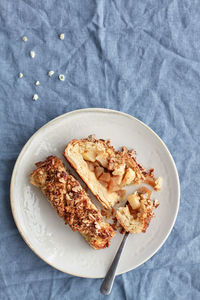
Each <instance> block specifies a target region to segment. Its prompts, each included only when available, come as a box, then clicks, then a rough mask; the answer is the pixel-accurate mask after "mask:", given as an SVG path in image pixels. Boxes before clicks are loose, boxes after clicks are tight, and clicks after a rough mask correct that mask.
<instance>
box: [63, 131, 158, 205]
mask: <svg viewBox="0 0 200 300" xmlns="http://www.w3.org/2000/svg"><path fill="white" fill-rule="evenodd" d="M64 156H65V158H66V159H67V160H68V162H69V163H70V164H71V166H72V167H73V168H74V169H75V171H76V172H77V173H78V174H79V176H80V177H81V178H82V180H83V181H84V182H85V183H86V185H87V186H88V187H89V189H90V190H91V192H92V193H93V194H94V195H95V196H96V197H97V199H98V200H99V201H100V202H101V204H102V205H103V206H104V207H105V208H106V209H112V208H113V207H114V205H115V204H116V203H117V202H118V200H119V199H121V198H124V196H125V194H126V192H125V190H124V189H123V187H125V186H127V185H131V184H140V183H148V184H150V185H151V186H152V187H153V188H154V190H159V189H160V178H158V179H156V178H155V177H154V174H153V169H150V170H149V171H147V170H145V168H143V167H142V166H141V165H140V164H139V163H138V162H137V161H136V154H135V151H133V150H132V151H130V150H128V149H127V148H126V147H122V149H121V150H120V151H116V150H115V148H114V147H113V146H111V144H110V141H105V140H102V139H96V138H95V137H94V136H89V137H88V138H85V139H80V140H77V139H74V140H72V141H71V142H70V143H69V144H68V145H67V146H66V148H65V152H64Z"/></svg>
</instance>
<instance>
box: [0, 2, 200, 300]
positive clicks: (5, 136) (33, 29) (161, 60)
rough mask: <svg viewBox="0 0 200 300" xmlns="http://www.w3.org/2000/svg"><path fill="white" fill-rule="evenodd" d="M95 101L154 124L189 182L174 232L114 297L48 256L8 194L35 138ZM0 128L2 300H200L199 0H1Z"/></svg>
mask: <svg viewBox="0 0 200 300" xmlns="http://www.w3.org/2000/svg"><path fill="white" fill-rule="evenodd" d="M60 33H64V34H65V39H64V40H60V39H59V38H58V35H59V34H60ZM22 36H27V38H28V41H27V42H23V41H22V39H21V38H22ZM31 50H33V51H35V53H36V56H35V58H34V59H32V58H30V56H29V52H30V51H31ZM49 70H54V72H55V73H54V76H53V77H52V78H50V77H49V76H48V75H47V73H48V71H49ZM19 72H22V73H23V75H24V77H23V78H21V79H20V78H18V73H19ZM59 74H64V76H65V81H64V82H62V81H59V80H58V78H57V77H58V75H59ZM36 80H39V81H40V86H38V87H37V86H35V81H36ZM35 93H37V94H38V96H39V99H38V101H33V100H32V96H33V95H34V94H35ZM86 107H105V108H112V109H117V110H120V111H123V112H127V113H130V114H132V115H133V116H135V117H137V118H139V119H140V120H142V121H143V122H145V123H146V124H147V125H149V126H150V127H151V128H152V129H153V130H155V131H156V133H157V134H158V135H159V136H160V137H161V138H162V139H163V140H164V142H165V143H166V144H167V146H168V148H169V150H170V151H171V153H172V155H173V157H174V159H175V162H176V165H177V168H178V171H179V176H180V181H181V205H180V210H179V214H178V218H177V221H176V224H175V226H174V229H173V230H172V233H171V235H170V237H169V238H168V240H167V241H166V243H165V244H164V246H163V247H162V248H161V249H160V250H159V251H158V253H156V254H155V255H154V256H153V257H152V258H151V259H150V260H149V261H148V262H146V263H145V264H144V265H142V266H140V267H138V268H137V269H136V270H134V271H130V272H128V273H126V274H123V275H121V276H118V277H117V278H116V281H115V284H114V287H113V291H112V294H111V295H110V296H107V297H106V296H103V295H101V294H100V292H99V286H100V284H101V280H100V279H82V278H77V277H73V276H71V275H67V274H64V273H61V272H59V271H57V270H55V269H53V268H52V267H50V266H48V265H47V264H46V263H45V262H43V261H42V260H41V259H39V258H38V257H37V256H36V255H35V254H34V253H33V252H32V251H31V250H30V249H29V248H28V246H27V245H26V244H25V243H24V241H23V240H22V238H21V236H20V234H19V232H18V231H17V228H16V226H15V223H14V221H13V218H12V214H11V208H10V202H9V185H10V178H11V174H12V170H13V166H14V163H15V161H16V158H17V156H18V154H19V153H20V151H21V149H22V147H23V145H24V144H25V143H26V141H27V140H28V139H29V137H30V136H31V135H32V134H33V133H34V132H35V131H36V130H37V129H39V128H40V127H41V126H42V125H43V124H45V123H46V122H48V121H50V120H51V119H53V118H54V117H57V116H58V115H60V114H63V113H66V112H69V111H71V110H74V109H78V108H86ZM0 125H1V126H0V144H1V151H0V163H1V168H0V170H1V172H0V184H1V187H0V300H7V299H11V300H18V299H20V300H23V299H24V300H25V299H28V300H32V299H34V300H35V299H42V300H46V299H51V300H52V299H62V300H63V299H70V300H73V299H79V298H80V299H84V300H85V299H90V300H91V299H115V300H118V299H120V300H121V299H128V300H129V299H137V300H140V299H145V300H146V299H148V300H149V299H153V300H160V299H170V300H171V299H173V300H174V299H187V300H188V299H194V300H196V299H200V279H199V274H200V222H199V215H200V205H199V201H200V200H199V199H200V189H199V185H200V184H199V180H200V175H199V170H200V159H199V147H200V5H199V1H191V0H188V1H186V0H180V1H178V0H174V1H173V0H162V1H161V0H160V1H156V0H152V1H136V0H135V1H133V0H130V1H120V0H113V1H109V0H108V1H106V0H105V1H103V0H102V1H101V0H99V1H98V0H97V1H92V0H91V1H89V0H85V1H83V0H71V1H69V0H65V1H55V0H43V1H35V0H18V1H9V0H8V1H6V0H1V1H0Z"/></svg>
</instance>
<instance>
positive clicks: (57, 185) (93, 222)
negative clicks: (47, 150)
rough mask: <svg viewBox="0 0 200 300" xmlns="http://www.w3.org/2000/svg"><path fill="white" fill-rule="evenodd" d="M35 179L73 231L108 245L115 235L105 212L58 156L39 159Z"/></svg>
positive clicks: (98, 245) (96, 246)
mask: <svg viewBox="0 0 200 300" xmlns="http://www.w3.org/2000/svg"><path fill="white" fill-rule="evenodd" d="M36 166H37V168H36V170H35V171H33V173H32V174H31V176H30V178H31V183H32V184H33V185H35V186H37V187H39V188H40V189H41V190H42V192H43V193H44V194H45V196H46V197H47V199H48V200H49V202H50V203H51V205H52V206H53V207H54V208H55V210H56V211H57V213H58V215H59V216H60V217H61V218H62V219H63V220H64V221H65V223H66V224H69V226H70V227H71V229H72V230H73V231H79V232H80V233H81V234H82V236H83V237H84V238H85V240H86V241H87V242H88V243H89V245H90V246H91V247H93V248H94V249H102V248H105V247H108V246H109V244H110V240H111V238H112V237H113V236H114V235H115V232H114V230H113V228H112V227H111V226H110V224H109V223H107V222H105V221H104V219H103V217H102V215H101V213H100V212H99V211H98V209H97V208H96V206H95V205H94V204H93V203H92V202H91V200H90V198H89V197H88V195H87V194H86V192H85V190H84V189H83V188H82V186H81V185H80V183H79V182H78V181H77V180H76V179H75V178H74V177H73V176H72V175H70V174H69V173H68V172H67V171H66V168H65V167H64V165H63V163H62V161H61V160H60V159H59V158H58V157H56V156H49V157H47V159H46V160H45V161H43V162H38V163H36Z"/></svg>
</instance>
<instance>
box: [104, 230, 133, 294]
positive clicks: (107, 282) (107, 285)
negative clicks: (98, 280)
mask: <svg viewBox="0 0 200 300" xmlns="http://www.w3.org/2000/svg"><path fill="white" fill-rule="evenodd" d="M128 235H129V232H126V233H125V235H124V237H123V240H122V242H121V244H120V246H119V249H118V251H117V253H116V255H115V258H114V259H113V262H112V264H111V266H110V268H109V270H108V272H107V274H106V276H105V278H104V280H103V282H102V284H101V287H100V292H101V293H102V294H104V295H109V294H110V292H111V290H112V286H113V283H114V280H115V274H116V270H117V266H118V263H119V259H120V257H121V254H122V250H123V248H124V246H125V244H126V240H127V237H128Z"/></svg>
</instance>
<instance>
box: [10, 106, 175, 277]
mask: <svg viewBox="0 0 200 300" xmlns="http://www.w3.org/2000/svg"><path fill="white" fill-rule="evenodd" d="M80 112H83V113H84V112H103V113H115V114H119V115H122V116H124V117H128V118H129V119H134V120H135V121H136V122H139V123H140V124H141V125H142V126H144V127H145V128H146V129H148V130H149V131H150V132H151V133H152V134H153V135H154V136H155V137H156V138H157V139H158V141H159V142H160V143H161V144H162V146H163V147H164V148H165V150H166V151H167V154H168V156H169V158H170V160H171V162H172V165H173V168H174V171H175V176H176V180H177V192H178V197H177V198H178V199H177V206H176V211H175V215H174V219H173V222H172V224H171V226H170V228H169V230H168V233H167V234H166V236H165V238H164V239H163V240H162V242H161V244H160V245H159V247H157V248H156V249H155V250H154V251H153V252H152V253H151V254H150V255H149V256H148V257H147V258H146V259H144V260H142V262H141V263H139V264H137V265H136V266H135V267H134V268H131V267H130V268H128V269H126V270H125V271H123V272H116V276H118V275H121V274H124V273H127V272H129V271H131V270H134V269H136V268H138V267H139V266H141V265H143V264H144V263H145V262H147V261H148V260H149V259H150V258H151V257H153V256H154V255H155V254H156V253H157V252H158V251H159V250H160V248H161V247H162V246H163V245H164V243H165V242H166V240H167V239H168V237H169V235H170V233H171V231H172V229H173V227H174V224H175V222H176V219H177V215H178V211H179V206H180V180H179V175H178V170H177V168H176V164H175V162H174V159H173V157H172V155H171V153H170V151H169V149H168V148H167V146H166V145H165V143H164V142H163V140H162V139H161V138H160V137H159V136H158V134H157V133H156V132H155V131H154V130H153V129H151V128H150V127H149V126H148V125H146V124H145V123H143V122H142V121H140V120H139V119H137V118H136V117H134V116H132V115H130V114H127V113H124V112H121V111H118V110H113V109H108V108H81V109H76V110H72V111H69V112H67V113H64V114H62V115H59V116H57V117H56V118H54V119H52V120H50V121H49V122H47V123H45V124H44V125H43V126H41V127H40V128H39V129H38V130H37V131H36V132H35V133H34V134H33V135H32V136H31V137H30V138H29V139H28V141H27V142H26V143H25V145H24V146H23V147H22V149H21V151H20V153H19V155H18V157H17V159H16V162H15V165H14V168H13V171H12V176H11V182H10V205H11V211H12V215H13V219H14V222H15V225H16V227H17V229H18V231H19V233H20V235H21V237H22V238H23V240H24V242H25V243H26V244H27V246H28V247H29V248H30V249H31V250H32V251H33V253H34V254H36V255H37V256H38V257H39V258H40V259H41V260H43V261H44V262H45V263H47V264H48V265H50V266H51V267H53V268H55V269H56V270H58V271H60V272H63V273H65V274H69V275H73V276H76V277H81V278H91V279H92V278H93V279H95V278H96V279H97V278H103V277H101V276H100V277H99V276H97V277H93V276H83V275H80V274H76V273H71V272H67V271H64V270H62V269H60V268H58V267H56V266H54V264H52V263H50V262H48V261H47V260H46V259H45V258H44V257H41V256H40V254H39V253H38V252H37V251H36V250H35V249H34V248H33V247H32V245H31V244H30V243H29V241H28V240H26V237H25V235H24V234H23V231H22V229H21V227H20V224H19V223H18V220H17V216H16V214H15V208H14V197H13V192H14V191H13V190H14V182H15V178H16V171H17V167H18V164H19V162H20V160H21V157H22V156H23V154H24V152H25V150H26V148H27V147H28V146H29V145H30V143H31V142H32V140H33V138H34V137H35V136H36V135H37V134H38V133H39V132H40V131H42V130H43V129H44V128H46V127H47V126H49V125H50V124H53V123H54V122H55V121H57V120H58V119H61V118H63V117H67V116H69V115H72V114H77V113H80ZM113 258H114V257H113Z"/></svg>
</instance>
